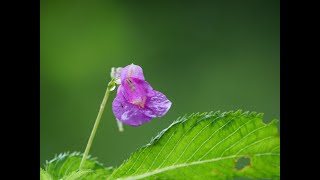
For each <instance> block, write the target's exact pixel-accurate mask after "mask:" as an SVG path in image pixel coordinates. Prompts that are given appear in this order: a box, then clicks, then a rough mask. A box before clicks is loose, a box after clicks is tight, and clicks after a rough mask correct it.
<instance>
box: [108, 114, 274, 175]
mask: <svg viewBox="0 0 320 180" xmlns="http://www.w3.org/2000/svg"><path fill="white" fill-rule="evenodd" d="M262 116H263V114H257V113H255V112H252V113H249V112H244V113H242V112H241V111H237V112H225V113H220V112H216V113H212V112H211V113H203V114H192V115H190V116H185V117H182V118H181V119H178V120H177V121H175V122H174V123H173V124H171V125H170V126H169V127H168V128H167V129H165V130H163V131H162V132H161V133H160V134H159V135H158V136H157V137H155V138H154V139H152V140H151V142H150V143H149V144H147V145H146V146H144V147H142V148H140V149H138V150H137V151H136V152H135V153H133V154H132V155H131V157H130V158H129V159H128V160H127V161H126V162H124V163H123V164H122V165H121V166H120V167H119V168H117V169H116V170H114V171H113V173H112V175H111V176H109V178H108V179H208V178H209V179H232V178H241V177H243V178H254V179H280V167H279V165H280V146H279V145H280V136H279V132H278V129H277V126H276V123H277V122H278V120H273V121H272V122H270V123H269V124H265V123H263V122H262Z"/></svg>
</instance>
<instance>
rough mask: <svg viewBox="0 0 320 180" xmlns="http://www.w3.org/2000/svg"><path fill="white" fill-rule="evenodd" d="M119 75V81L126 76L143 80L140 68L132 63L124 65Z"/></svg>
mask: <svg viewBox="0 0 320 180" xmlns="http://www.w3.org/2000/svg"><path fill="white" fill-rule="evenodd" d="M120 77H121V83H122V82H123V81H124V80H125V79H127V78H137V79H140V80H142V81H144V75H143V71H142V68H141V67H140V66H138V65H134V64H131V65H128V66H126V67H124V68H123V69H122V71H121V76H120Z"/></svg>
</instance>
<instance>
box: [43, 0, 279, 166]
mask: <svg viewBox="0 0 320 180" xmlns="http://www.w3.org/2000/svg"><path fill="white" fill-rule="evenodd" d="M196 2H197V3H196ZM279 4H280V3H279V1H278V0H259V1H257V0H243V1H238V0H234V1H230V0H229V1H223V0H221V1H219V0H218V1H208V2H199V1H194V2H191V1H189V2H184V1H180V2H178V1H167V2H165V1H105V0H90V1H89V0H77V1H75V0H70V1H65V0H41V10H40V18H41V19H40V21H41V24H40V28H41V29H40V31H41V34H40V48H41V49H40V59H41V60H40V61H41V62H40V108H41V109H40V165H41V166H43V164H44V163H45V160H50V159H52V158H53V157H54V155H55V154H57V153H60V152H65V151H82V152H83V151H84V149H85V146H86V143H87V140H88V138H89V135H90V132H91V129H92V127H93V124H94V120H95V118H96V115H97V113H98V109H99V106H100V103H101V101H102V98H103V95H104V93H105V89H106V87H107V83H108V81H109V80H110V77H109V74H110V69H111V67H118V66H126V65H128V64H131V63H134V64H138V65H140V66H141V67H143V69H144V74H145V77H146V80H147V81H148V82H149V83H151V85H152V86H153V88H154V89H156V90H159V91H161V92H163V93H165V94H166V95H167V97H168V98H169V99H170V100H171V101H172V103H173V105H172V107H171V109H170V110H169V112H168V113H167V115H166V116H164V117H163V118H160V119H154V120H153V121H151V122H150V123H147V124H144V125H143V126H140V127H129V126H125V127H124V128H125V131H124V132H123V133H119V132H118V128H117V124H116V120H115V118H114V115H113V114H112V111H111V103H112V100H113V98H114V97H115V93H112V94H111V97H110V99H109V101H108V103H107V105H106V109H105V112H104V114H103V117H102V119H101V123H100V126H99V129H98V131H97V134H96V138H95V140H94V142H93V145H92V148H91V152H90V154H92V155H93V156H96V157H98V160H99V161H100V162H102V163H104V164H105V165H106V166H118V165H120V164H121V163H122V162H123V161H124V160H125V159H127V158H128V157H129V155H130V154H131V153H132V152H134V151H135V150H136V149H137V148H139V147H141V146H142V145H144V144H147V143H148V142H149V141H150V139H151V138H152V137H154V136H156V135H157V134H158V132H160V131H161V130H162V129H164V128H165V127H167V126H168V125H170V124H171V122H172V121H174V120H175V119H176V118H177V117H179V116H183V115H185V114H191V113H193V112H206V111H217V110H221V111H228V110H237V109H243V110H249V111H257V112H264V113H265V116H264V120H265V121H270V120H272V119H274V118H278V119H279V118H280V38H279V36H280V10H279Z"/></svg>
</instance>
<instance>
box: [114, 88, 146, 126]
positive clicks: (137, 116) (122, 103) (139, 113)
mask: <svg viewBox="0 0 320 180" xmlns="http://www.w3.org/2000/svg"><path fill="white" fill-rule="evenodd" d="M120 88H121V86H120V87H119V89H120ZM112 111H113V113H114V115H115V116H116V118H117V119H118V120H119V121H121V122H123V123H125V124H128V125H131V126H140V125H141V124H144V123H146V122H149V121H150V120H151V117H148V116H146V115H144V113H143V108H141V107H139V106H137V105H134V104H131V103H129V102H128V101H127V100H126V99H125V98H124V97H123V95H122V93H121V91H119V90H118V93H117V96H116V98H115V99H114V100H113V103H112Z"/></svg>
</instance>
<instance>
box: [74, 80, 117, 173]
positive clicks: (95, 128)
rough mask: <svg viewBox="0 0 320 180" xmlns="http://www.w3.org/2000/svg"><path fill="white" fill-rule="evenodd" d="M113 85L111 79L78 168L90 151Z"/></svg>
mask: <svg viewBox="0 0 320 180" xmlns="http://www.w3.org/2000/svg"><path fill="white" fill-rule="evenodd" d="M114 86H115V85H114V79H112V80H111V81H110V82H109V84H108V87H107V90H106V93H105V95H104V98H103V100H102V103H101V106H100V110H99V113H98V116H97V118H96V121H95V123H94V126H93V129H92V131H91V134H90V138H89V140H88V143H87V146H86V150H85V151H84V153H83V156H82V160H81V163H80V167H79V170H81V169H82V167H83V165H84V163H85V161H86V159H87V156H88V154H89V151H90V148H91V145H92V142H93V139H94V136H95V135H96V131H97V129H98V126H99V123H100V119H101V116H102V114H103V111H104V107H105V105H106V102H107V100H108V97H109V94H110V92H111V91H112V90H113V89H114V88H115V87H114Z"/></svg>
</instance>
